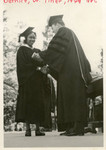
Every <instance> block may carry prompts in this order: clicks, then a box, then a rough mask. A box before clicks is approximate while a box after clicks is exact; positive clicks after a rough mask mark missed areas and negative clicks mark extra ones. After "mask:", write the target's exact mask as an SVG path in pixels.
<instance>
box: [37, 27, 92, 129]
mask: <svg viewBox="0 0 106 150" xmlns="http://www.w3.org/2000/svg"><path fill="white" fill-rule="evenodd" d="M73 34H74V32H73V31H72V30H70V29H68V28H66V27H62V28H60V29H59V30H58V32H57V34H56V35H55V36H54V37H53V39H52V40H51V42H50V44H49V46H48V49H47V50H45V51H43V52H40V56H41V57H42V58H43V59H44V61H45V62H46V63H47V64H48V65H49V67H50V68H51V70H52V75H54V77H55V78H56V79H57V123H58V130H62V129H61V128H60V127H61V126H60V125H64V124H67V123H70V122H75V121H83V122H84V121H86V119H87V113H86V110H87V109H86V86H85V82H84V80H83V78H82V75H81V70H80V67H79V60H78V55H77V52H76V46H75V42H74V38H73ZM74 37H75V40H76V43H77V47H78V53H79V58H80V63H81V67H82V70H83V75H84V79H85V80H86V82H87V83H89V82H90V80H91V76H90V73H89V72H90V71H91V68H90V64H89V62H88V60H87V58H86V56H85V54H84V52H83V49H82V47H81V45H80V42H79V40H78V39H77V37H76V35H75V34H74ZM63 130H64V129H63Z"/></svg>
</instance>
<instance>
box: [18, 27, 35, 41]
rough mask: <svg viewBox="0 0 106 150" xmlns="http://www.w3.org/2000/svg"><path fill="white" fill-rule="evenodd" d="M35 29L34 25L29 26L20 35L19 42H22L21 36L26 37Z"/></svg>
mask: <svg viewBox="0 0 106 150" xmlns="http://www.w3.org/2000/svg"><path fill="white" fill-rule="evenodd" d="M33 29H34V27H28V28H27V29H26V30H25V31H24V32H23V33H21V34H20V35H19V41H18V42H20V38H21V37H26V36H28V35H29V34H30V33H31V32H33V31H32V30H33Z"/></svg>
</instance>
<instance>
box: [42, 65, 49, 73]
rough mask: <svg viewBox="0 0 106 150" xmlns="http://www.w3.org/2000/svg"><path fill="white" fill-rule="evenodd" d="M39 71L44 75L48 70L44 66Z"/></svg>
mask: <svg viewBox="0 0 106 150" xmlns="http://www.w3.org/2000/svg"><path fill="white" fill-rule="evenodd" d="M40 71H41V72H42V73H44V74H47V73H49V68H48V66H47V65H46V66H43V67H42V68H41V70H40Z"/></svg>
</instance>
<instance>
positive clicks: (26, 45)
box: [21, 44, 34, 50]
mask: <svg viewBox="0 0 106 150" xmlns="http://www.w3.org/2000/svg"><path fill="white" fill-rule="evenodd" d="M21 46H25V47H28V48H30V49H32V50H33V48H34V47H30V46H29V45H28V44H22V45H21Z"/></svg>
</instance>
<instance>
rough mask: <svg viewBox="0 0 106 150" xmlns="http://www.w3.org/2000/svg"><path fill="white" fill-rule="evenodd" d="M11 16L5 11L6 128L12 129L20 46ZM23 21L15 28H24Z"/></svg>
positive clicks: (4, 72)
mask: <svg viewBox="0 0 106 150" xmlns="http://www.w3.org/2000/svg"><path fill="white" fill-rule="evenodd" d="M8 21H9V18H8V17H7V11H4V12H3V26H4V28H3V74H4V76H3V80H4V89H3V95H4V129H5V130H11V129H10V128H9V127H10V125H11V124H12V123H14V121H15V108H16V97H17V89H18V85H17V76H16V52H17V48H18V47H19V44H18V33H14V32H13V30H12V29H9V27H8ZM23 27H24V24H23V23H22V22H17V24H16V26H15V28H16V31H18V29H20V28H23Z"/></svg>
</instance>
